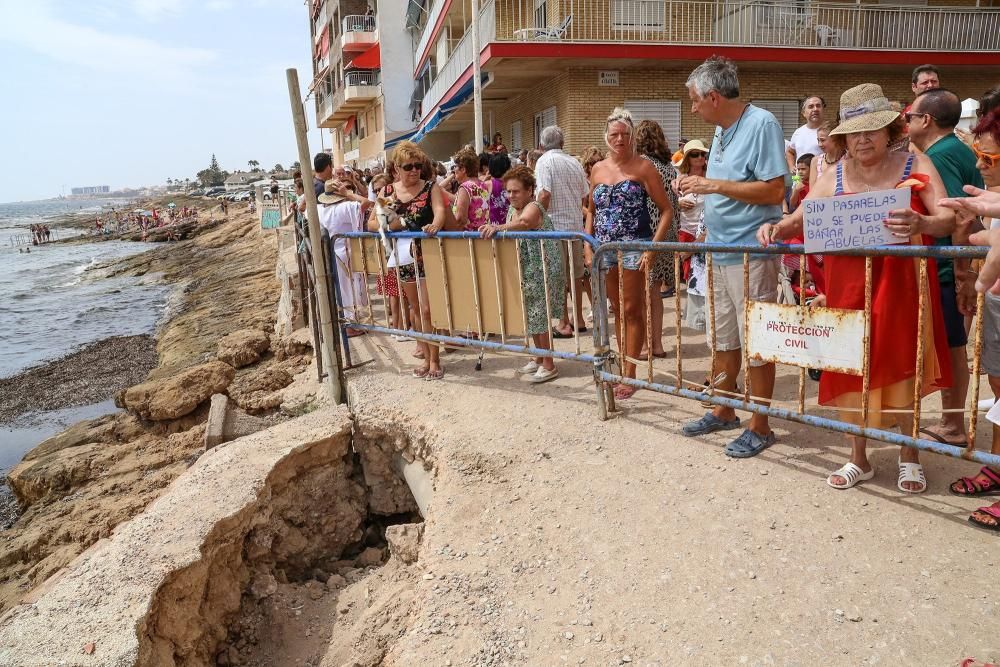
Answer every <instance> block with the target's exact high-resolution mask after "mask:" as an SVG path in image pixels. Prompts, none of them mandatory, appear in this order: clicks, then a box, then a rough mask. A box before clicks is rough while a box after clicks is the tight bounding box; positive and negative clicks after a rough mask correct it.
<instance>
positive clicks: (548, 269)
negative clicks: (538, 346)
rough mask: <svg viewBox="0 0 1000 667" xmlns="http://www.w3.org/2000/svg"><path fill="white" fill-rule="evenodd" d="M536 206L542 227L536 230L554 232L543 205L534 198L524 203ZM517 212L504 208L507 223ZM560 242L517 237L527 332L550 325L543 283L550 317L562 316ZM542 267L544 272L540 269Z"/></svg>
mask: <svg viewBox="0 0 1000 667" xmlns="http://www.w3.org/2000/svg"><path fill="white" fill-rule="evenodd" d="M532 205H534V206H537V207H538V210H539V211H540V212H541V214H542V226H541V227H540V228H539V229H538V230H536V231H541V232H551V231H554V228H553V227H552V220H551V219H550V218H549V214H548V213H546V212H545V207H544V206H542V205H541V204H539V203H538V202H536V201H533V202H531V203H529V204H528V206H532ZM515 215H517V211H516V210H515V209H514V207H513V206H511V207H510V209H509V210H508V211H507V222H510V220H511V219H512V218H513V217H514V216H515ZM559 244H560V241H554V240H553V241H529V240H527V239H518V241H517V249H518V255H519V256H520V258H521V279H522V280H523V281H524V282H523V283H522V285H521V291H522V292H523V294H524V310H525V312H526V313H527V314H528V318H527V319H528V333H529V334H535V335H538V334H544V333H548V332H549V329H550V327H551V326H552V322H551V320H549V314H550V313H549V312H547V311H546V309H545V285H546V283H548V287H549V308H550V309H551V310H552V312H551V315H552V317H554V318H561V317H562V316H563V293H564V292H565V290H566V276H565V274H563V263H562V251H561V249H560V245H559ZM542 246H544V247H545V261H544V263H543V262H542ZM543 266H544V272H543Z"/></svg>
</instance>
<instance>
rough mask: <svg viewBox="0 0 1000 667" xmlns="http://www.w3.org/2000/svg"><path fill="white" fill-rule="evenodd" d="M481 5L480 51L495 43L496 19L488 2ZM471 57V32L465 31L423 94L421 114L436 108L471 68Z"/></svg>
mask: <svg viewBox="0 0 1000 667" xmlns="http://www.w3.org/2000/svg"><path fill="white" fill-rule="evenodd" d="M483 4H484V6H483V7H482V9H481V10H480V12H479V48H480V49H483V48H486V45H487V44H489V43H490V42H493V41H496V40H495V37H496V19H495V15H494V12H493V7H491V6H490V3H488V2H487V3H483ZM472 56H473V50H472V31H471V30H466V31H465V36H464V37H462V39H461V40H459V42H458V45H457V46H456V47H455V50H454V51H452V52H451V55H450V56H448V60H447V61H445V63H444V65H442V66H441V67H440V68H439V69H438V75H437V76H436V77H435V78H434V81H433V82H432V83H431V85H430V87H429V88H428V89H427V92H426V93H424V99H423V102H422V103H421V110H422V113H423V114H426V113H427V112H428V111H430V110H431V109H433V108H434V107H436V106H437V105H438V104H439V103H440V102H441V98H442V97H443V96H444V94H445V93H446V92H448V89H449V88H451V87H452V86H453V85H454V84H455V82H456V81H457V80H458V77H460V76H461V75H462V73H463V72H465V70H466V69H468V68H469V67H471V66H472Z"/></svg>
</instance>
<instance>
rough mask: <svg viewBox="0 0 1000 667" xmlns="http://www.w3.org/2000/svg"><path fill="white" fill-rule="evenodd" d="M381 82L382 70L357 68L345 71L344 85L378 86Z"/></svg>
mask: <svg viewBox="0 0 1000 667" xmlns="http://www.w3.org/2000/svg"><path fill="white" fill-rule="evenodd" d="M381 82H382V72H381V70H377V69H357V70H352V71H350V72H344V85H347V86H377V85H379V83H381Z"/></svg>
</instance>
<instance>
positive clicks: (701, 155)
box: [688, 151, 708, 157]
mask: <svg viewBox="0 0 1000 667" xmlns="http://www.w3.org/2000/svg"><path fill="white" fill-rule="evenodd" d="M707 156H708V153H701V152H698V151H691V152H690V153H688V157H707Z"/></svg>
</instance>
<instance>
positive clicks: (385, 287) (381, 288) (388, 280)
mask: <svg viewBox="0 0 1000 667" xmlns="http://www.w3.org/2000/svg"><path fill="white" fill-rule="evenodd" d="M375 290H376V291H377V292H378V293H379V294H383V295H385V296H395V297H398V296H399V282H397V280H396V270H395V269H388V270H387V271H386V274H385V280H382V276H376V278H375Z"/></svg>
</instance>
